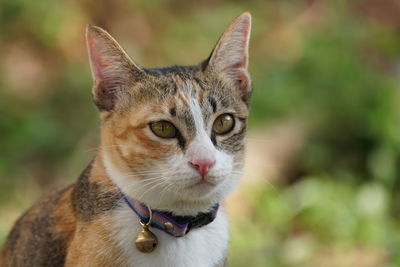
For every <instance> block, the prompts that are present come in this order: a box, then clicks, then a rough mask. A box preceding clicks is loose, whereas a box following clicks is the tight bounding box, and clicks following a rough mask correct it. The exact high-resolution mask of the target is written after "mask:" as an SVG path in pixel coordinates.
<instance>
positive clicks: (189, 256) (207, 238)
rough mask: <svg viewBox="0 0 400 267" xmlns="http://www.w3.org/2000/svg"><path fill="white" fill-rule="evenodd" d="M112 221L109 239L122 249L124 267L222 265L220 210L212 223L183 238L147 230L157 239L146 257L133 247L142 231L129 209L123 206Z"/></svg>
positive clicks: (224, 236) (224, 231)
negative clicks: (153, 247) (156, 242)
mask: <svg viewBox="0 0 400 267" xmlns="http://www.w3.org/2000/svg"><path fill="white" fill-rule="evenodd" d="M113 221H114V224H113V225H112V235H113V239H114V241H115V242H116V243H115V244H116V245H117V246H119V247H120V249H122V250H123V252H124V256H125V257H126V259H125V262H126V263H127V265H128V266H134V267H147V266H149V267H150V266H165V267H186V266H191V267H207V266H210V267H212V266H217V265H219V264H220V263H221V262H223V260H224V258H225V256H226V250H227V244H228V221H227V217H226V215H225V212H224V211H223V210H220V212H219V213H218V216H217V217H216V219H215V220H214V221H213V222H212V223H210V224H208V225H206V226H203V227H201V228H198V229H193V230H192V231H191V232H190V233H189V234H188V235H186V236H185V237H181V238H175V237H172V236H169V235H167V234H165V233H164V232H162V231H160V230H158V229H154V228H151V231H152V232H153V233H154V234H155V235H156V236H157V238H158V246H157V248H156V250H155V251H153V252H152V253H149V254H144V253H142V252H139V251H138V250H137V249H136V247H135V244H134V241H135V239H136V237H137V235H138V233H139V232H140V231H141V229H142V228H141V226H140V224H139V222H138V219H137V217H136V215H135V214H133V213H132V211H131V210H129V209H127V208H125V207H123V208H120V209H118V210H116V211H115V212H114V215H113Z"/></svg>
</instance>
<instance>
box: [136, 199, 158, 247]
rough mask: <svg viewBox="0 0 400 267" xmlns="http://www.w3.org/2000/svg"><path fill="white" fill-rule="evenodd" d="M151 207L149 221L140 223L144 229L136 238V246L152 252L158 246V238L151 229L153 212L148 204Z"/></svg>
mask: <svg viewBox="0 0 400 267" xmlns="http://www.w3.org/2000/svg"><path fill="white" fill-rule="evenodd" d="M147 208H148V209H149V214H150V216H149V221H148V222H147V223H142V222H141V221H139V222H140V224H141V225H142V227H143V230H142V231H141V232H140V233H139V234H138V236H137V237H136V240H135V245H136V248H137V249H138V250H139V251H140V252H143V253H151V252H153V251H154V249H155V248H156V247H157V244H158V240H157V237H156V235H155V234H153V232H152V231H150V230H149V225H150V224H151V219H152V218H153V213H152V212H151V209H150V207H148V206H147Z"/></svg>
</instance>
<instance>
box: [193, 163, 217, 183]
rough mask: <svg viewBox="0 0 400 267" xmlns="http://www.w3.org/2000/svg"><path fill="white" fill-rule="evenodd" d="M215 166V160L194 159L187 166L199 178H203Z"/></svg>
mask: <svg viewBox="0 0 400 267" xmlns="http://www.w3.org/2000/svg"><path fill="white" fill-rule="evenodd" d="M214 164H215V159H194V160H191V161H189V165H190V166H192V168H193V169H195V170H197V171H198V172H199V174H200V175H201V177H203V178H204V177H205V176H206V175H207V173H208V171H209V170H210V168H211V167H212V166H213V165H214Z"/></svg>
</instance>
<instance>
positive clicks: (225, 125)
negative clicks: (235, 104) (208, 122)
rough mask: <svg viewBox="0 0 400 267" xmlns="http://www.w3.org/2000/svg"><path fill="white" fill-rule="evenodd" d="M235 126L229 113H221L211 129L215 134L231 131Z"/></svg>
mask: <svg viewBox="0 0 400 267" xmlns="http://www.w3.org/2000/svg"><path fill="white" fill-rule="evenodd" d="M234 126H235V120H234V119H233V116H232V115H231V114H222V115H219V116H218V118H217V119H216V120H215V121H214V124H213V131H214V132H215V133H216V134H226V133H228V132H230V131H232V129H233V127H234Z"/></svg>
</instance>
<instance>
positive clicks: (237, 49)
mask: <svg viewBox="0 0 400 267" xmlns="http://www.w3.org/2000/svg"><path fill="white" fill-rule="evenodd" d="M250 31H251V15H250V13H249V12H244V13H243V14H241V15H240V16H238V17H237V18H236V19H235V20H233V21H232V22H231V24H230V25H229V26H228V28H227V29H226V30H225V32H224V33H223V34H222V36H221V38H220V39H219V41H218V43H217V45H216V46H215V48H214V50H213V51H212V53H211V55H210V57H209V59H208V62H207V63H206V64H207V66H206V69H211V70H212V71H215V72H217V73H219V74H222V75H223V76H225V77H226V78H227V79H229V80H230V81H232V82H233V85H234V86H235V87H237V88H238V89H239V90H241V91H242V93H243V94H246V95H247V94H249V93H250V91H251V85H250V76H249V73H248V71H247V66H248V59H249V41H250Z"/></svg>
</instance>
